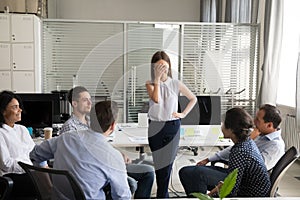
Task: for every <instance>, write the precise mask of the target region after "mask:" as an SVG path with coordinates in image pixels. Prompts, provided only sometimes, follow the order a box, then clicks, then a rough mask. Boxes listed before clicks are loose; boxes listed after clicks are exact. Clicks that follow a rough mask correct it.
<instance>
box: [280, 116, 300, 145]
mask: <svg viewBox="0 0 300 200" xmlns="http://www.w3.org/2000/svg"><path fill="white" fill-rule="evenodd" d="M281 127H282V138H283V140H284V142H285V148H286V149H288V148H290V147H291V146H295V147H296V148H297V149H298V151H299V150H300V133H299V132H297V128H296V127H297V126H296V117H295V116H294V115H289V114H288V115H287V116H286V118H285V120H284V121H283V123H282V126H281Z"/></svg>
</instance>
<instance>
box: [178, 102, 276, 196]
mask: <svg viewBox="0 0 300 200" xmlns="http://www.w3.org/2000/svg"><path fill="white" fill-rule="evenodd" d="M252 126H253V120H252V118H251V116H250V115H249V114H248V113H247V112H246V111H245V110H243V109H241V108H232V109H230V110H228V111H227V112H226V116H225V121H224V123H223V125H222V132H223V134H224V137H225V138H230V139H231V140H232V141H233V142H234V146H233V147H232V149H231V152H230V155H229V163H228V166H229V167H228V169H224V168H221V167H215V166H186V167H183V168H182V169H180V171H179V176H180V181H181V183H182V185H183V187H184V190H185V192H186V194H187V195H190V194H191V193H193V192H201V193H204V194H206V192H207V190H212V189H213V191H212V192H211V193H210V195H213V193H214V192H216V191H218V189H219V188H218V189H216V188H215V187H216V185H218V186H217V187H221V184H218V183H219V182H220V181H223V180H224V179H225V177H226V176H227V175H228V174H229V173H230V172H232V171H233V170H234V169H238V176H237V180H236V184H235V186H234V188H233V190H232V192H231V193H230V196H238V197H266V196H268V195H269V192H270V187H271V182H270V178H269V175H268V172H267V168H266V166H265V164H264V160H263V158H262V156H261V154H260V152H259V150H258V148H257V146H256V145H255V143H254V142H253V140H251V139H250V138H249V135H250V130H249V129H250V128H252ZM212 174H213V175H212Z"/></svg>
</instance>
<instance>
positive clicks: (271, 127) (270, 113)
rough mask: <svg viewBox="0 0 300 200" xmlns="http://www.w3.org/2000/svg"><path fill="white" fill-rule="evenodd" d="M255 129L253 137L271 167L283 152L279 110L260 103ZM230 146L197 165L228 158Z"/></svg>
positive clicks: (266, 162) (283, 145) (267, 164)
mask: <svg viewBox="0 0 300 200" xmlns="http://www.w3.org/2000/svg"><path fill="white" fill-rule="evenodd" d="M254 123H255V126H256V129H255V130H254V131H253V132H252V134H251V138H252V139H254V142H255V143H256V145H257V147H258V149H259V151H260V153H261V155H262V157H263V159H264V162H265V165H266V167H267V169H268V170H270V169H272V168H273V167H274V166H275V164H276V163H277V161H278V160H279V159H280V158H281V156H283V154H284V152H285V144H284V141H283V139H282V137H281V130H280V128H279V125H280V123H281V116H280V112H279V110H278V109H277V108H276V107H275V106H272V105H269V104H265V105H262V106H261V107H260V108H259V110H258V112H257V113H256V117H255V120H254ZM230 149H231V147H227V148H226V149H224V150H222V151H220V152H218V153H216V154H215V155H213V156H211V157H209V158H206V159H204V160H201V161H199V162H198V163H197V165H206V164H207V163H208V162H214V161H218V160H228V158H229V153H230Z"/></svg>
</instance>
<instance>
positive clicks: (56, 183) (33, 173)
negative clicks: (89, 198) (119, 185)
mask: <svg viewBox="0 0 300 200" xmlns="http://www.w3.org/2000/svg"><path fill="white" fill-rule="evenodd" d="M18 164H19V165H20V166H21V167H22V168H23V169H24V170H25V172H26V173H28V175H29V176H30V178H31V180H32V182H33V183H34V186H35V189H36V191H37V198H38V200H50V199H70V200H71V199H76V200H85V199H86V198H85V196H84V193H83V191H82V189H81V187H80V185H79V184H78V183H77V181H76V179H75V178H74V176H73V175H72V174H71V173H70V172H69V171H66V170H56V169H52V168H41V167H36V166H32V165H28V164H26V163H23V162H18Z"/></svg>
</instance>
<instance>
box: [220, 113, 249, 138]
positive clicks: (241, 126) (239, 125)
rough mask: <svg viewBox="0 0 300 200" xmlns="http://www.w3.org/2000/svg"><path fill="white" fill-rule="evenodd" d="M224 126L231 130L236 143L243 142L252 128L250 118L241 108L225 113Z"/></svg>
mask: <svg viewBox="0 0 300 200" xmlns="http://www.w3.org/2000/svg"><path fill="white" fill-rule="evenodd" d="M224 126H225V128H226V129H231V130H232V132H233V134H234V135H235V136H236V138H237V139H238V141H240V142H241V141H245V140H246V139H247V138H248V137H249V135H250V133H251V130H250V128H252V127H253V119H252V117H251V116H250V115H249V114H248V113H247V111H245V110H244V109H242V108H232V109H230V110H228V111H227V112H226V116H225V121H224Z"/></svg>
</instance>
